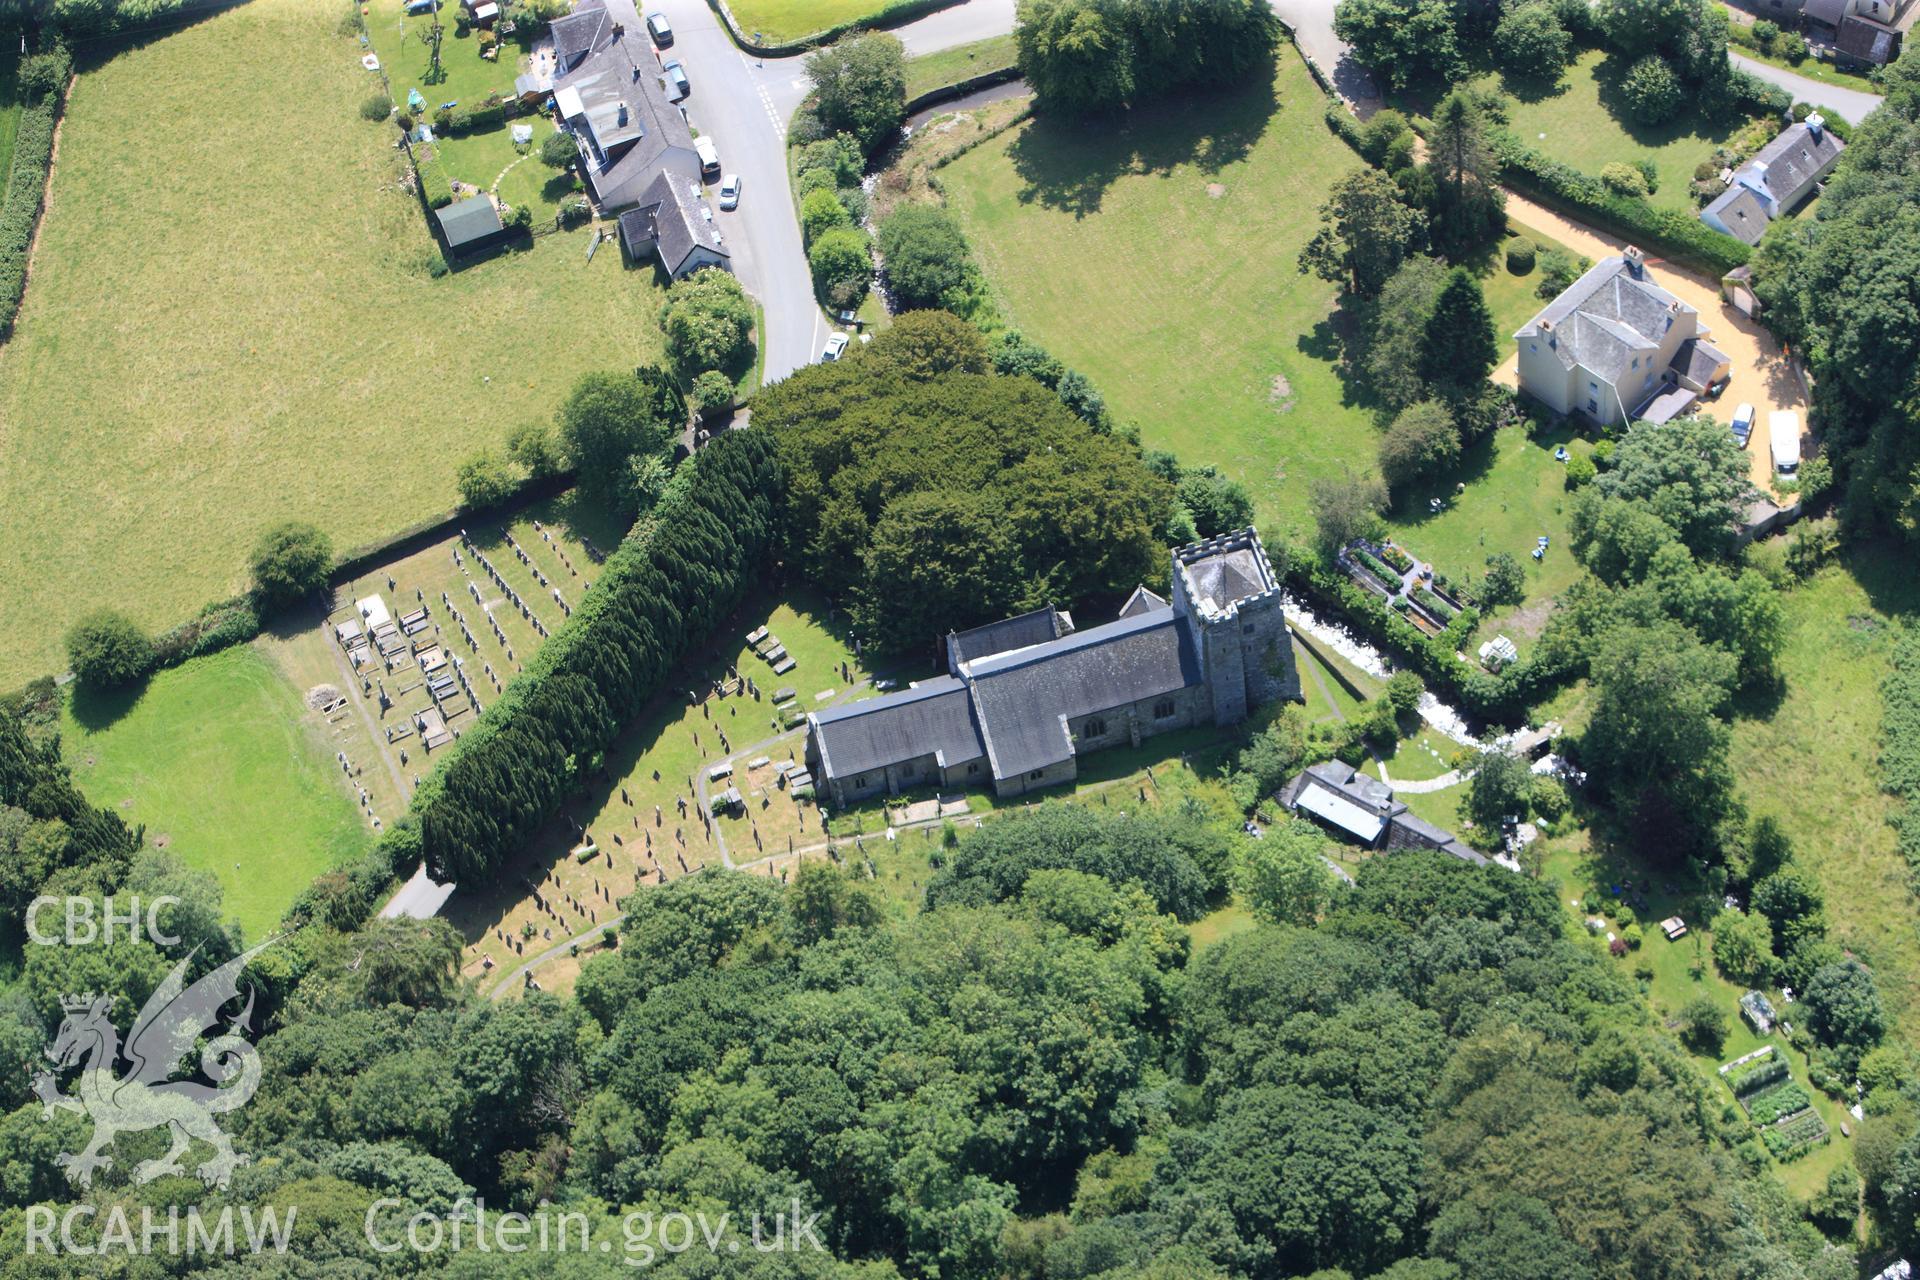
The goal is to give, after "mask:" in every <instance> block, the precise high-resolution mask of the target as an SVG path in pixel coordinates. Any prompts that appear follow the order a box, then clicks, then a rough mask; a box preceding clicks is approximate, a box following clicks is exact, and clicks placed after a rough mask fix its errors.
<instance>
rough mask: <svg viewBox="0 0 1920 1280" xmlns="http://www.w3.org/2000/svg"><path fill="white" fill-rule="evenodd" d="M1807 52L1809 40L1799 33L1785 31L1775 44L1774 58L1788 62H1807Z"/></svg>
mask: <svg viewBox="0 0 1920 1280" xmlns="http://www.w3.org/2000/svg"><path fill="white" fill-rule="evenodd" d="M1807 52H1808V49H1807V38H1806V37H1805V36H1803V35H1801V34H1800V33H1799V32H1798V31H1783V32H1781V33H1780V35H1779V37H1778V38H1776V39H1775V40H1774V42H1773V55H1774V57H1776V58H1785V59H1786V60H1787V61H1788V62H1795V63H1798V62H1805V61H1806V58H1807Z"/></svg>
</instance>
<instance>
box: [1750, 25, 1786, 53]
mask: <svg viewBox="0 0 1920 1280" xmlns="http://www.w3.org/2000/svg"><path fill="white" fill-rule="evenodd" d="M1779 38H1780V25H1779V24H1778V23H1776V22H1769V21H1768V20H1767V19H1765V18H1762V19H1760V20H1759V21H1758V22H1756V23H1754V24H1753V43H1754V47H1755V48H1757V49H1760V50H1762V51H1764V52H1766V53H1772V52H1773V42H1774V41H1775V40H1778V39H1779Z"/></svg>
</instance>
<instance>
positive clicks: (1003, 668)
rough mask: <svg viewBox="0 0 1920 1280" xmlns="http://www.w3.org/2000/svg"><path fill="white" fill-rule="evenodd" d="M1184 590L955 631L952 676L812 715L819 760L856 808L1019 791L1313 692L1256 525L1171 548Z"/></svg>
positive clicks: (832, 788)
mask: <svg viewBox="0 0 1920 1280" xmlns="http://www.w3.org/2000/svg"><path fill="white" fill-rule="evenodd" d="M1172 560H1173V563H1172V581H1173V592H1172V599H1171V600H1169V599H1165V598H1162V597H1161V596H1159V595H1158V594H1156V593H1154V592H1152V591H1149V590H1147V589H1146V588H1144V587H1142V588H1140V589H1139V590H1137V591H1135V592H1134V593H1133V595H1132V596H1131V597H1129V598H1128V600H1127V602H1126V605H1125V607H1124V608H1123V609H1122V610H1121V612H1120V616H1119V617H1117V618H1115V619H1114V620H1113V621H1112V622H1108V623H1104V624H1102V625H1100V626H1096V627H1091V628H1088V629H1087V630H1084V631H1081V630H1077V629H1075V627H1074V623H1073V619H1072V617H1071V616H1070V615H1069V614H1067V613H1066V612H1064V611H1062V610H1060V609H1057V608H1054V607H1052V606H1048V607H1046V608H1044V609H1037V610H1034V611H1033V612H1031V613H1025V614H1021V615H1020V616H1018V617H1014V618H1007V619H1004V620H1002V621H1000V622H995V623H990V624H988V625H987V626H984V627H976V628H974V629H973V630H971V631H963V632H956V633H953V634H950V635H948V636H947V637H946V641H945V645H944V647H945V650H946V657H947V672H946V674H944V675H941V676H939V677H936V678H935V679H932V680H923V681H921V682H919V683H917V684H915V685H914V686H913V687H912V688H909V689H906V690H903V691H901V692H899V693H894V694H889V695H887V696H886V697H882V698H873V699H870V700H868V701H865V702H854V703H849V704H847V705H845V706H839V707H832V708H829V709H827V710H823V711H816V712H813V713H812V714H811V715H809V716H808V717H807V763H808V766H809V768H810V769H811V770H812V772H813V775H814V777H815V778H816V779H818V780H819V781H820V783H821V785H822V786H823V787H824V789H825V791H826V793H827V795H828V796H829V797H831V802H832V803H833V804H834V805H836V806H842V807H844V806H846V805H849V804H852V803H854V802H856V801H859V800H863V799H866V798H867V797H870V796H875V795H894V794H898V793H899V792H901V791H905V790H909V789H911V788H915V787H936V788H939V789H941V790H957V789H961V788H965V787H975V786H988V785H991V786H992V787H993V789H994V793H995V794H996V795H1001V796H1015V795H1020V794H1022V793H1024V792H1027V791H1033V790H1038V789H1040V788H1042V787H1050V786H1054V785H1057V784H1059V783H1062V782H1068V781H1071V780H1072V779H1073V778H1074V777H1075V776H1077V773H1078V761H1079V758H1080V757H1081V756H1083V755H1086V754H1088V753H1090V752H1094V751H1100V750H1104V749H1106V748H1108V747H1117V746H1125V745H1132V746H1138V745H1139V744H1140V743H1141V742H1142V741H1143V740H1145V739H1147V738H1150V737H1152V736H1154V735H1155V734H1159V733H1166V732H1168V731H1170V730H1173V729H1186V728H1191V727H1193V726H1196V725H1206V724H1218V725H1230V724H1237V723H1239V722H1240V721H1242V720H1244V719H1246V717H1247V715H1248V714H1249V713H1250V712H1251V711H1252V709H1253V708H1255V707H1257V706H1259V705H1261V704H1263V703H1266V702H1270V701H1272V700H1274V699H1276V698H1290V699H1298V698H1299V697H1300V678H1299V673H1298V672H1297V671H1296V669H1295V667H1294V661H1293V644H1292V639H1291V636H1290V635H1289V633H1288V631H1287V625H1286V618H1285V616H1284V614H1283V612H1282V609H1281V594H1280V584H1279V580H1278V579H1277V578H1276V577H1275V576H1274V572H1273V566H1272V565H1271V564H1270V563H1269V562H1268V560H1267V554H1266V550H1265V548H1263V547H1262V546H1261V545H1260V537H1259V534H1257V533H1256V532H1255V531H1254V530H1252V529H1250V528H1249V529H1241V530H1237V531H1235V532H1232V533H1227V534H1222V535H1220V536H1219V537H1216V538H1209V539H1207V540H1206V541H1204V542H1197V543H1194V544H1192V545H1191V546H1186V547H1180V548H1177V549H1176V550H1175V551H1174V552H1173V553H1172Z"/></svg>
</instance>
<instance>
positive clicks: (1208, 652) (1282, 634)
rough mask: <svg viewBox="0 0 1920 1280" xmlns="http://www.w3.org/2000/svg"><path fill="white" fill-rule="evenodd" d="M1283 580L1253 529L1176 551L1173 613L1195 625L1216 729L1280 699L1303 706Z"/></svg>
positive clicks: (1232, 533)
mask: <svg viewBox="0 0 1920 1280" xmlns="http://www.w3.org/2000/svg"><path fill="white" fill-rule="evenodd" d="M1281 598H1282V597H1281V591H1280V580H1279V578H1278V577H1276V576H1275V574H1274V572H1273V565H1272V563H1271V562H1270V561H1269V560H1268V559H1267V551H1266V548H1265V547H1263V546H1261V545H1260V535H1259V533H1258V532H1256V531H1255V530H1254V529H1253V528H1252V527H1251V526H1249V527H1248V528H1245V529H1235V530H1233V531H1231V532H1229V533H1223V534H1220V535H1218V536H1217V537H1212V538H1208V539H1206V540H1205V541H1203V542H1196V543H1192V544H1191V545H1188V546H1184V547H1176V548H1175V549H1174V552H1173V601H1172V603H1173V607H1174V608H1176V609H1179V610H1182V611H1183V612H1185V613H1186V615H1187V616H1188V617H1189V618H1190V619H1192V621H1193V628H1194V637H1195V639H1196V641H1197V642H1198V646H1199V649H1200V664H1201V668H1202V670H1203V671H1204V672H1205V675H1206V681H1207V685H1208V688H1209V692H1210V694H1211V697H1212V699H1213V719H1214V723H1215V724H1223V725H1227V724H1238V723H1240V722H1241V721H1242V720H1245V719H1246V718H1247V716H1248V714H1249V713H1250V712H1251V711H1252V710H1253V708H1255V707H1257V706H1259V705H1261V704H1262V703H1265V702H1270V701H1272V700H1274V699H1275V698H1287V699H1292V700H1296V701H1297V700H1298V699H1299V697H1300V673H1299V670H1298V668H1296V666H1295V665H1294V660H1293V640H1292V637H1291V636H1290V635H1289V633H1288V631H1287V620H1286V616H1285V614H1284V612H1283V611H1282V609H1281Z"/></svg>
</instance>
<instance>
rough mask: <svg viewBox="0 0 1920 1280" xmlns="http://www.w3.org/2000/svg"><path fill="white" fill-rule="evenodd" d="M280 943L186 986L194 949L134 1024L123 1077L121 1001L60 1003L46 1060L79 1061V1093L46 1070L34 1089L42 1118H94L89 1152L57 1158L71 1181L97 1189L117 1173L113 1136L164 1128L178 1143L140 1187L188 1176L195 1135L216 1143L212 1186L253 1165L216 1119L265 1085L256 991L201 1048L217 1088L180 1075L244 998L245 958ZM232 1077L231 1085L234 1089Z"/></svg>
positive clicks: (148, 1163)
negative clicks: (253, 1030) (99, 1177)
mask: <svg viewBox="0 0 1920 1280" xmlns="http://www.w3.org/2000/svg"><path fill="white" fill-rule="evenodd" d="M273 941H274V940H273V939H268V940H267V941H266V942H263V943H261V944H260V945H259V946H257V947H255V948H254V949H253V950H251V951H248V952H246V953H245V954H243V955H239V956H235V957H234V958H233V959H231V960H229V961H227V962H226V963H225V964H223V965H221V966H220V967H219V968H217V969H215V970H214V971H213V972H211V973H209V974H207V976H206V977H204V978H202V979H200V980H199V981H198V982H196V983H194V984H193V985H192V986H187V985H186V977H187V967H188V966H189V965H190V964H191V963H192V962H193V953H189V954H188V955H187V956H186V957H185V958H184V959H182V960H181V961H180V963H179V964H176V965H175V966H174V967H173V972H171V973H169V974H168V975H167V979H166V981H165V982H162V983H161V984H160V987H159V989H158V990H156V991H155V992H154V993H153V995H152V996H151V997H149V998H148V1000H147V1003H146V1005H145V1007H144V1008H142V1009H141V1010H140V1016H139V1017H138V1018H136V1019H135V1020H134V1024H133V1030H132V1032H131V1033H130V1034H129V1035H128V1036H127V1043H126V1049H125V1051H124V1057H125V1060H126V1062H127V1063H128V1064H129V1070H128V1071H127V1073H126V1074H125V1075H120V1074H117V1072H118V1068H119V1065H120V1060H121V1058H122V1056H123V1052H122V1050H121V1047H120V1033H119V1031H118V1029H116V1028H115V1027H114V1025H113V1021H112V1018H111V1017H110V1016H109V1010H110V1009H111V1008H112V1005H113V998H112V997H111V996H96V995H92V994H88V995H81V996H63V997H62V998H61V1002H60V1003H61V1006H62V1007H63V1008H64V1009H65V1010H66V1017H65V1018H64V1019H63V1020H62V1021H61V1023H60V1031H59V1033H58V1034H57V1035H55V1036H54V1040H53V1043H52V1045H50V1046H48V1048H47V1051H46V1056H47V1057H48V1059H49V1060H51V1061H52V1062H53V1064H54V1067H55V1070H64V1069H66V1068H68V1067H71V1066H73V1065H75V1064H76V1063H78V1064H80V1074H79V1077H78V1078H77V1079H76V1080H75V1082H74V1092H72V1093H62V1092H60V1087H59V1083H58V1081H57V1079H56V1078H55V1075H54V1072H53V1071H42V1072H40V1073H39V1074H38V1075H36V1076H35V1077H34V1079H33V1091H34V1093H35V1094H36V1095H37V1096H38V1097H39V1099H40V1102H41V1104H42V1107H43V1112H42V1118H43V1119H52V1118H53V1113H54V1110H55V1108H58V1109H60V1110H62V1111H74V1112H78V1113H79V1114H81V1115H84V1116H86V1117H88V1118H89V1119H91V1120H92V1121H93V1138H92V1140H91V1141H89V1142H88V1143H87V1145H86V1149H85V1150H83V1151H81V1152H80V1153H79V1154H78V1155H75V1154H73V1153H72V1152H66V1153H63V1154H62V1155H61V1156H60V1157H59V1160H58V1163H59V1165H60V1167H61V1168H63V1169H65V1170H66V1173H67V1180H68V1181H69V1182H71V1183H73V1184H74V1185H75V1186H78V1187H88V1186H91V1185H92V1184H93V1175H94V1171H95V1170H97V1169H110V1168H112V1167H113V1157H112V1156H111V1155H109V1154H107V1152H106V1148H107V1147H108V1146H110V1145H111V1144H112V1142H113V1139H114V1135H115V1134H120V1133H137V1132H139V1131H141V1130H144V1129H158V1128H161V1127H163V1126H164V1127H165V1128H167V1129H170V1130H172V1132H173V1145H172V1146H171V1147H169V1148H168V1149H167V1152H166V1154H165V1155H163V1156H160V1157H159V1158H157V1159H153V1160H143V1161H141V1162H140V1163H139V1164H138V1165H137V1166H135V1168H134V1171H133V1181H134V1185H135V1186H140V1185H143V1184H145V1183H148V1182H151V1181H153V1180H154V1179H155V1178H158V1177H162V1176H165V1175H167V1174H181V1173H185V1172H186V1170H185V1169H184V1168H182V1167H181V1164H180V1157H181V1156H182V1155H184V1154H185V1153H186V1150H187V1148H188V1147H189V1146H190V1145H191V1144H192V1142H193V1139H195V1138H198V1139H200V1140H201V1141H202V1142H205V1143H207V1144H209V1145H210V1146H212V1147H213V1156H212V1157H211V1158H210V1159H208V1160H207V1161H206V1162H205V1163H203V1164H201V1165H199V1166H198V1168H197V1169H196V1170H195V1172H197V1173H198V1174H199V1175H200V1180H201V1181H202V1182H205V1183H206V1184H207V1185H208V1186H209V1187H218V1188H221V1189H224V1188H225V1187H226V1186H227V1184H228V1182H229V1181H230V1180H231V1179H232V1177H233V1171H234V1169H235V1168H237V1167H239V1166H240V1165H243V1164H245V1163H247V1159H248V1157H246V1156H245V1155H242V1154H240V1153H238V1152H236V1151H234V1149H233V1141H232V1139H230V1138H228V1137H227V1135H226V1134H225V1133H223V1132H222V1131H221V1129H220V1126H218V1125H217V1124H215V1123H214V1117H215V1116H217V1115H219V1114H221V1113H222V1112H227V1111H233V1110H236V1109H238V1108H239V1107H241V1106H243V1105H245V1103H246V1101H247V1100H248V1099H249V1098H251V1097H253V1094H254V1090H256V1089H257V1088H259V1086H260V1053H259V1050H257V1049H255V1048H254V1047H253V1045H252V1044H250V1043H249V1042H248V1041H247V1040H246V1038H245V1036H244V1035H243V1034H242V1032H243V1031H244V1029H245V1028H246V1025H247V1022H248V1019H249V1018H250V1017H251V1016H252V1014H253V997H254V992H253V989H252V988H251V987H249V988H248V991H247V1003H246V1007H245V1008H244V1009H242V1010H241V1011H240V1014H239V1016H238V1017H236V1018H234V1019H232V1021H230V1022H229V1023H228V1024H227V1027H226V1029H225V1031H224V1032H222V1033H221V1034H218V1035H215V1036H213V1038H212V1039H209V1040H207V1041H206V1043H205V1044H203V1045H201V1046H200V1071H201V1074H203V1075H205V1076H206V1077H207V1079H209V1080H212V1081H213V1082H214V1083H213V1084H211V1085H208V1084H201V1083H199V1082H197V1081H193V1080H174V1079H172V1076H173V1075H174V1073H175V1072H177V1071H179V1070H180V1069H181V1064H182V1059H184V1058H185V1057H186V1056H187V1055H188V1054H189V1053H191V1052H192V1051H193V1048H194V1046H195V1044H196V1043H198V1042H199V1041H200V1038H201V1037H202V1036H203V1035H205V1034H206V1033H207V1032H209V1031H211V1030H213V1029H214V1028H215V1027H216V1026H217V1025H218V1024H219V1021H220V1009H221V1008H222V1007H223V1006H224V1005H226V1004H227V1003H228V1002H229V1001H232V1000H237V999H239V997H240V985H239V984H240V974H241V972H242V971H243V970H244V969H245V968H246V967H247V962H248V961H250V960H252V959H253V957H255V956H257V955H259V954H260V953H261V952H262V951H264V950H266V948H267V947H269V946H271V945H272V944H273ZM236 1077H237V1078H236ZM229 1080H231V1081H233V1083H232V1084H228V1083H227V1082H228V1081H229Z"/></svg>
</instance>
